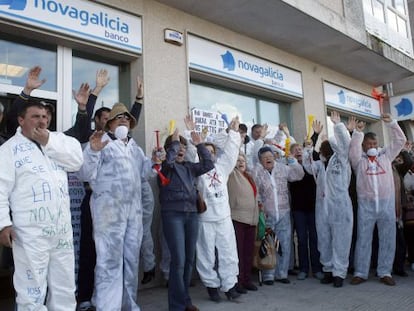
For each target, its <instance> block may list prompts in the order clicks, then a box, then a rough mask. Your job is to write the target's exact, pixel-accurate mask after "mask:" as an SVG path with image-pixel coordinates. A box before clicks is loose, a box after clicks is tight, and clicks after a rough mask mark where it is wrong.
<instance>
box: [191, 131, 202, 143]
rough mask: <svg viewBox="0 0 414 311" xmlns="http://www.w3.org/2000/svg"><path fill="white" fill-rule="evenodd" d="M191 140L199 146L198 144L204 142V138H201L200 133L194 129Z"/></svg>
mask: <svg viewBox="0 0 414 311" xmlns="http://www.w3.org/2000/svg"><path fill="white" fill-rule="evenodd" d="M191 141H192V142H193V144H194V145H196V146H197V145H198V144H200V143H202V142H203V139H202V138H201V135H200V134H198V133H197V132H195V131H192V132H191Z"/></svg>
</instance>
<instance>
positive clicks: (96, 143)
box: [89, 131, 109, 151]
mask: <svg viewBox="0 0 414 311" xmlns="http://www.w3.org/2000/svg"><path fill="white" fill-rule="evenodd" d="M104 134H105V132H104V131H95V132H94V133H93V134H92V135H91V137H89V144H90V146H91V149H92V150H93V151H101V150H102V149H103V148H104V147H105V146H106V145H107V144H108V143H109V140H106V141H102V136H103V135H104Z"/></svg>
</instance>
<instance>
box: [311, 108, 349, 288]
mask: <svg viewBox="0 0 414 311" xmlns="http://www.w3.org/2000/svg"><path fill="white" fill-rule="evenodd" d="M331 120H332V123H334V135H335V137H334V138H331V139H329V140H325V141H324V142H322V144H321V147H320V156H319V157H320V160H319V161H316V162H312V161H311V159H312V149H311V148H306V149H305V153H304V155H303V157H304V161H303V166H304V167H305V169H306V171H307V172H308V173H309V174H313V175H314V176H315V177H316V178H317V179H316V206H315V213H316V215H315V218H316V219H315V220H316V231H317V233H318V250H319V252H320V262H321V264H322V265H323V271H324V274H325V276H324V278H323V279H322V280H321V283H322V284H329V283H332V282H333V283H334V287H342V285H343V280H344V279H345V277H346V274H347V270H348V264H349V251H350V248H351V240H352V225H353V213H352V202H351V199H350V197H349V193H348V187H349V182H350V180H351V166H350V165H349V160H348V154H349V143H350V141H351V137H350V136H349V132H348V130H347V128H346V127H345V125H344V124H343V123H342V122H341V118H340V115H339V113H337V112H336V111H332V112H331ZM353 120H354V119H352V118H351V119H350V121H353ZM354 123H355V122H354Z"/></svg>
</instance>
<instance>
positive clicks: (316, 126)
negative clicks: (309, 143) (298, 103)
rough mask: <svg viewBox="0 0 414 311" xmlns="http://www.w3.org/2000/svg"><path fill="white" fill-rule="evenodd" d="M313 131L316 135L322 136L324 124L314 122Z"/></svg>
mask: <svg viewBox="0 0 414 311" xmlns="http://www.w3.org/2000/svg"><path fill="white" fill-rule="evenodd" d="M312 129H313V131H314V132H315V133H316V134H320V133H321V132H322V130H323V124H322V123H321V121H318V120H314V121H313V122H312Z"/></svg>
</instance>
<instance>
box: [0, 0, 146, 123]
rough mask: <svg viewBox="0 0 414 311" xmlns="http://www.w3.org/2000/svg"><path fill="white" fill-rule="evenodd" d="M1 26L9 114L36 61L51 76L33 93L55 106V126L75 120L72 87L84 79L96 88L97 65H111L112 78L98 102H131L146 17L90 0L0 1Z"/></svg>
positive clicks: (1, 78)
mask: <svg viewBox="0 0 414 311" xmlns="http://www.w3.org/2000/svg"><path fill="white" fill-rule="evenodd" d="M6 2H7V1H6ZM0 27H1V32H0V92H1V93H0V101H1V102H2V103H3V105H5V106H6V114H7V108H8V106H9V105H11V103H12V101H13V99H14V97H15V96H16V95H18V94H19V93H20V91H21V90H22V87H23V86H24V84H25V80H26V77H27V72H28V70H29V69H30V68H31V67H33V66H35V65H38V66H41V67H42V73H41V78H44V79H46V82H45V84H44V85H43V86H42V87H41V88H40V89H39V90H36V91H34V92H33V94H32V96H34V97H37V98H41V99H44V100H46V101H48V102H51V103H53V104H54V105H55V106H56V108H57V109H56V116H55V118H54V122H53V124H52V129H58V130H65V129H67V128H69V127H70V126H71V125H72V124H73V122H74V117H75V114H76V107H77V106H76V103H75V102H74V100H73V99H72V90H77V89H78V88H79V86H80V85H81V83H83V82H87V83H89V84H90V85H91V87H92V88H93V87H94V83H95V74H96V70H97V69H100V68H105V69H107V70H108V71H109V75H110V78H111V80H110V83H109V84H108V86H107V87H106V88H105V89H104V91H103V92H102V93H101V96H100V99H99V101H98V103H97V108H99V107H100V106H103V105H104V106H108V107H111V106H112V105H113V104H114V103H115V102H117V101H123V102H126V103H129V102H130V96H129V94H130V90H129V88H130V84H129V83H125V81H129V79H130V76H129V74H130V70H129V66H130V63H131V61H133V60H135V59H137V58H138V57H139V56H140V54H141V53H142V32H141V28H142V25H141V17H139V16H136V15H132V14H130V13H126V12H123V11H119V10H115V9H112V8H109V7H106V6H103V5H99V4H96V3H93V2H90V1H80V0H72V1H58V0H43V1H39V0H32V1H30V0H28V1H9V3H8V4H0ZM122 81H124V83H122ZM102 99H103V100H102Z"/></svg>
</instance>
